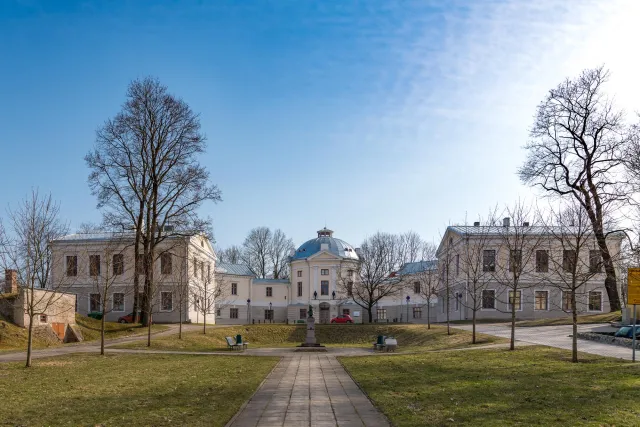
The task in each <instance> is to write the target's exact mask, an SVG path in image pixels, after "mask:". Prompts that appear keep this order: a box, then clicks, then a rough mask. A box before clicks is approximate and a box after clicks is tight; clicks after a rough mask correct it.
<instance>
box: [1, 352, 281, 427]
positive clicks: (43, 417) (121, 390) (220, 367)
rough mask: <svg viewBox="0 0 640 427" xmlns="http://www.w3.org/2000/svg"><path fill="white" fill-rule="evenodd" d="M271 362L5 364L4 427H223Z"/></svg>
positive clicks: (145, 358) (135, 358) (142, 359)
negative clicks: (7, 426) (101, 426)
mask: <svg viewBox="0 0 640 427" xmlns="http://www.w3.org/2000/svg"><path fill="white" fill-rule="evenodd" d="M277 361H278V359H277V358H273V357H259V358H258V357H255V358H253V357H232V356H229V357H227V356H196V355H194V356H189V355H187V356H180V355H171V356H161V355H107V356H102V357H101V356H97V355H74V356H68V357H59V358H51V359H42V360H36V361H34V366H33V367H32V368H28V369H26V368H23V364H22V363H10V364H8V363H5V364H0V382H1V383H2V385H3V389H4V390H11V392H10V393H4V394H3V397H2V399H0V414H2V415H0V419H2V420H3V421H0V424H1V425H105V426H112V425H147V426H148V425H153V426H165V425H166V426H169V425H189V426H212V425H213V426H223V425H225V423H226V422H227V421H228V420H229V419H230V418H231V417H232V416H233V414H234V413H235V412H237V411H238V409H239V408H240V406H241V405H242V404H243V403H244V402H245V401H246V400H247V399H248V398H249V397H250V396H251V395H252V393H253V392H254V391H255V390H256V389H257V388H258V386H259V385H260V383H261V381H262V380H263V379H264V378H265V376H266V375H267V374H268V373H269V372H270V371H271V369H272V368H273V367H274V366H275V364H276V363H277Z"/></svg>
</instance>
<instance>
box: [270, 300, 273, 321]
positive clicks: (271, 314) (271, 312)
mask: <svg viewBox="0 0 640 427" xmlns="http://www.w3.org/2000/svg"><path fill="white" fill-rule="evenodd" d="M269 323H273V303H269Z"/></svg>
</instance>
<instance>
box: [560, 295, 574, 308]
mask: <svg viewBox="0 0 640 427" xmlns="http://www.w3.org/2000/svg"><path fill="white" fill-rule="evenodd" d="M572 294H573V292H571V291H562V309H563V310H564V311H572V310H573V309H572V308H571V295H572Z"/></svg>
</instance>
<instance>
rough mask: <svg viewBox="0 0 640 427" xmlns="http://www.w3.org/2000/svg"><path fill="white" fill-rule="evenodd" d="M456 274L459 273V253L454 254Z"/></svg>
mask: <svg viewBox="0 0 640 427" xmlns="http://www.w3.org/2000/svg"><path fill="white" fill-rule="evenodd" d="M458 274H460V254H456V276H457V275H458ZM416 293H418V292H416Z"/></svg>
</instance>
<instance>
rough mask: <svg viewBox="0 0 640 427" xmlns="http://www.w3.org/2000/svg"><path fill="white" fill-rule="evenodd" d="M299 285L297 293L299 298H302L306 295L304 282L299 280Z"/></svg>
mask: <svg viewBox="0 0 640 427" xmlns="http://www.w3.org/2000/svg"><path fill="white" fill-rule="evenodd" d="M297 286H298V288H297V292H298V294H297V295H298V298H301V297H302V295H304V288H303V285H302V282H298V285H297Z"/></svg>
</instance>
